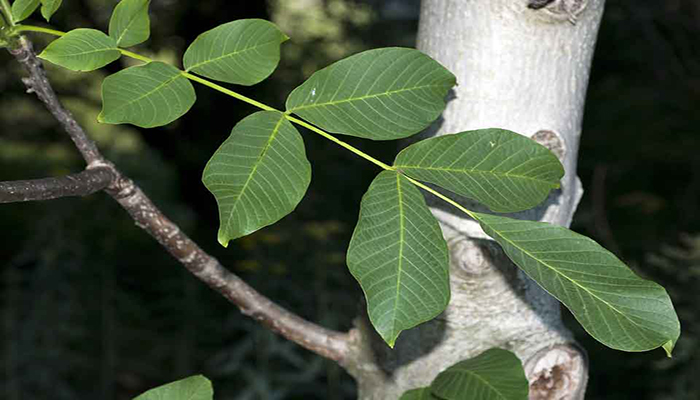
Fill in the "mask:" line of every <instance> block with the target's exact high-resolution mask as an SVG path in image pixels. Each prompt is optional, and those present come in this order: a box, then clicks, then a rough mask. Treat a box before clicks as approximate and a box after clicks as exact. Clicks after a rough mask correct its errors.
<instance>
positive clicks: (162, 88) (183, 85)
mask: <svg viewBox="0 0 700 400" xmlns="http://www.w3.org/2000/svg"><path fill="white" fill-rule="evenodd" d="M195 100H196V96H195V93H194V88H193V87H192V84H191V83H190V81H189V80H187V78H185V77H184V76H183V75H182V72H181V71H180V70H178V69H177V68H175V67H173V66H171V65H168V64H165V63H162V62H150V63H148V64H144V65H139V66H136V67H130V68H127V69H124V70H121V71H119V72H117V73H116V74H113V75H110V76H108V77H107V78H105V80H104V82H102V112H101V113H100V115H98V116H97V120H98V121H100V122H103V123H108V124H123V123H129V124H133V125H136V126H140V127H142V128H153V127H156V126H162V125H166V124H169V123H170V122H172V121H174V120H176V119H178V118H180V117H181V116H182V115H184V114H185V113H186V112H187V111H189V109H190V107H192V104H194V102H195Z"/></svg>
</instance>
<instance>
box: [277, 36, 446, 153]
mask: <svg viewBox="0 0 700 400" xmlns="http://www.w3.org/2000/svg"><path fill="white" fill-rule="evenodd" d="M454 84H455V77H454V75H452V73H450V71H448V70H446V69H445V68H444V67H443V66H442V65H440V64H439V63H438V62H437V61H435V60H433V59H432V58H430V57H428V56H427V55H425V54H423V53H421V52H420V51H418V50H414V49H405V48H398V47H394V48H384V49H375V50H369V51H365V52H362V53H359V54H355V55H354V56H351V57H348V58H346V59H344V60H340V61H338V62H336V63H334V64H332V65H330V66H328V67H326V68H324V69H322V70H320V71H317V72H316V73H314V74H313V75H311V77H310V78H309V79H308V80H307V81H306V82H304V83H303V84H302V85H301V86H299V87H298V88H296V89H294V91H293V92H292V93H291V94H290V95H289V98H287V111H288V112H290V113H295V114H297V115H299V116H301V117H303V118H304V119H306V120H308V121H309V122H312V123H314V124H316V125H318V126H319V127H321V128H323V129H325V130H327V131H330V132H334V133H341V134H345V135H352V136H359V137H363V138H369V139H375V140H392V139H399V138H403V137H407V136H411V135H413V134H415V133H417V132H419V131H421V130H423V129H425V128H426V127H428V125H430V123H432V122H433V121H434V120H435V119H436V118H437V117H438V116H439V115H440V113H441V112H442V110H443V109H444V108H445V96H446V95H447V91H448V90H450V88H451V87H452V86H454Z"/></svg>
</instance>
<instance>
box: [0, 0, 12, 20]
mask: <svg viewBox="0 0 700 400" xmlns="http://www.w3.org/2000/svg"><path fill="white" fill-rule="evenodd" d="M0 11H2V14H3V17H5V18H4V19H5V22H7V24H8V25H10V26H14V25H15V21H14V20H13V19H12V7H11V6H10V2H9V1H7V0H0Z"/></svg>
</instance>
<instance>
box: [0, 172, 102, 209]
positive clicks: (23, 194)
mask: <svg viewBox="0 0 700 400" xmlns="http://www.w3.org/2000/svg"><path fill="white" fill-rule="evenodd" d="M113 180H114V175H113V174H112V169H110V168H105V167H96V168H89V169H86V170H85V171H83V172H80V173H78V174H72V175H66V176H61V177H58V178H44V179H31V180H27V181H11V182H0V203H16V202H21V201H34V200H51V199H58V198H61V197H69V196H87V195H89V194H93V193H95V192H99V191H100V190H103V189H106V188H107V186H108V185H109V184H110V183H112V181H113Z"/></svg>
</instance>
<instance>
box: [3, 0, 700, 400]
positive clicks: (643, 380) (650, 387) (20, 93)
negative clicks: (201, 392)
mask: <svg viewBox="0 0 700 400" xmlns="http://www.w3.org/2000/svg"><path fill="white" fill-rule="evenodd" d="M115 3H116V2H115V1H107V0H78V1H66V2H64V5H63V7H62V8H61V9H60V10H59V12H58V13H57V14H56V15H55V16H54V18H53V19H52V26H54V27H57V28H58V29H61V30H69V29H72V28H77V27H93V28H98V29H106V27H107V24H108V20H109V16H110V13H111V9H112V7H113V5H114V4H115ZM417 12H418V2H417V1H388V0H387V1H378V0H374V1H373V0H362V1H361V0H356V1H353V0H303V1H301V0H295V1H282V0H278V1H272V0H271V1H267V2H263V1H235V2H234V1H230V0H208V1H201V2H200V1H174V0H153V1H152V5H151V17H152V37H151V39H150V40H149V41H148V42H147V43H146V44H145V45H144V46H141V47H140V48H139V50H138V51H140V52H143V53H145V54H147V55H149V56H151V57H154V58H157V59H160V60H165V61H169V62H172V63H174V64H176V65H179V58H180V56H181V54H182V53H183V52H184V50H185V49H186V47H187V45H188V44H189V43H190V42H191V41H192V40H193V39H194V38H195V37H196V36H197V35H198V34H199V33H202V32H203V31H205V30H207V29H211V28H213V27H215V26H217V25H219V24H221V23H224V22H228V21H230V20H234V19H239V18H251V17H255V18H264V19H270V20H273V21H274V22H276V23H277V24H278V25H280V27H281V28H282V30H283V31H284V32H285V33H287V34H288V35H289V36H290V37H291V40H290V41H289V42H287V43H285V44H284V45H283V58H282V62H281V64H280V67H279V68H278V70H277V71H276V72H275V74H274V75H273V76H272V77H271V79H269V80H267V81H265V82H264V83H262V84H259V85H256V86H255V87H252V88H240V92H241V93H243V94H245V95H249V96H251V97H254V98H255V99H258V100H260V101H263V102H265V103H268V104H270V105H272V106H275V107H280V106H281V105H282V104H283V101H284V99H285V97H286V95H287V94H288V93H289V92H290V91H291V89H293V88H294V87H295V86H296V85H298V84H299V83H301V82H302V81H303V79H304V78H306V77H308V75H310V74H311V73H312V72H313V71H315V70H317V69H318V68H320V67H323V66H325V65H327V64H329V63H330V62H332V61H334V60H337V59H339V58H342V57H344V56H347V55H349V54H352V53H355V52H358V51H361V50H364V49H368V48H373V47H380V46H397V45H402V46H413V44H414V42H415V33H416V29H417ZM40 18H41V17H40V16H39V15H38V14H36V15H35V16H34V17H33V19H31V20H30V21H29V23H34V24H41V23H42V22H43V21H42V20H40ZM31 37H32V39H33V40H34V42H35V45H36V47H37V48H38V49H41V48H43V46H44V45H45V44H46V43H48V40H49V38H48V37H47V36H44V35H38V34H37V35H34V34H32V35H31ZM127 62H128V61H127ZM123 66H124V65H120V64H119V63H114V64H112V65H110V66H108V67H107V68H105V69H103V70H101V71H98V72H93V73H87V74H78V73H72V72H68V71H65V70H62V69H58V68H54V67H52V66H50V65H49V66H47V68H48V70H49V75H50V77H51V79H52V81H53V83H54V85H55V88H56V90H57V92H58V93H59V95H60V97H61V99H62V101H63V102H64V103H65V104H66V105H67V106H68V107H69V108H70V109H71V110H72V111H73V112H74V113H75V115H76V117H77V118H78V120H79V121H80V122H81V123H82V124H83V125H84V126H85V128H86V129H87V131H88V132H89V133H90V135H91V136H92V137H93V138H94V139H95V140H97V142H98V143H99V146H100V148H101V149H102V150H103V151H104V152H105V154H106V155H107V156H108V157H109V158H110V159H111V160H113V161H114V162H115V163H116V164H117V165H118V167H119V168H121V169H122V170H123V171H124V172H125V173H126V174H127V175H129V176H131V177H132V178H133V179H135V180H136V181H137V182H138V183H139V184H140V185H141V186H142V187H143V188H144V190H145V191H146V192H147V193H148V194H149V195H151V196H152V198H153V199H154V201H155V202H156V203H157V204H158V205H159V206H161V207H162V209H163V210H164V211H165V212H166V214H168V215H169V216H170V217H171V218H172V219H174V220H175V221H176V222H177V223H179V224H180V226H181V227H182V228H183V229H184V230H185V231H186V232H187V233H188V234H190V235H191V236H192V237H193V238H194V239H195V240H196V241H197V242H199V243H200V244H201V245H202V247H203V248H204V249H205V250H206V251H209V252H210V253H211V254H213V255H215V256H216V257H217V258H219V260H220V261H221V262H222V263H223V264H224V265H226V266H227V267H228V268H230V269H231V270H232V271H234V272H236V273H237V274H240V275H241V276H242V277H243V278H244V279H246V280H247V281H248V282H249V283H250V284H252V285H253V286H254V287H256V288H257V289H259V290H260V291H261V292H263V293H264V294H266V295H267V296H269V297H271V298H272V299H274V300H276V301H278V302H279V303H281V304H282V305H283V306H285V307H288V308H290V309H292V310H294V311H295V312H298V313H300V314H302V315H303V316H304V317H306V318H309V319H311V320H314V321H317V322H318V323H320V324H322V325H324V326H328V327H332V328H336V329H343V330H345V329H348V328H349V327H350V326H351V323H352V318H353V316H354V315H356V314H357V312H358V307H359V305H358V303H359V298H360V290H359V288H358V287H357V285H356V284H355V282H354V280H353V279H352V277H351V276H350V274H349V273H348V272H347V270H346V267H345V262H344V259H345V256H344V253H345V250H346V247H347V243H348V241H349V238H350V235H351V233H352V229H353V227H354V224H355V222H356V218H357V213H358V208H359V200H360V197H361V195H362V193H363V192H364V190H365V189H366V187H367V186H368V184H369V182H370V180H371V179H372V177H373V176H374V174H376V173H377V172H378V170H377V169H376V167H374V166H373V165H371V164H369V163H367V162H365V161H363V160H361V159H359V158H358V157H356V156H354V155H352V154H351V153H349V152H347V151H345V150H343V149H341V148H339V147H337V146H335V145H333V144H332V143H330V142H328V141H326V140H325V139H323V138H320V137H318V136H316V135H313V134H310V133H309V132H303V135H304V140H305V143H306V146H307V153H308V156H309V158H310V160H311V163H312V165H313V167H314V170H313V171H314V176H313V181H312V184H311V188H310V190H309V192H308V194H307V195H306V197H305V199H304V200H303V202H302V203H301V205H300V206H299V208H298V210H297V211H296V212H295V213H294V214H292V215H290V216H289V217H287V218H285V219H284V220H283V221H281V222H280V223H278V224H276V225H275V226H273V227H270V228H266V229H263V230H261V231H259V232H257V233H255V234H253V235H251V236H249V237H246V238H243V239H240V240H237V241H236V242H233V243H232V244H231V245H230V246H229V248H228V249H223V248H222V247H221V246H219V245H218V244H217V242H216V230H217V224H218V215H217V211H216V204H215V201H214V199H213V197H212V196H211V195H210V194H209V193H208V192H207V191H206V189H205V188H204V187H203V185H202V184H201V182H200V177H201V172H202V169H203V167H204V165H205V163H206V161H207V159H208V158H209V157H210V156H211V154H212V153H213V152H214V150H215V149H216V148H217V147H218V146H219V144H220V143H221V142H222V141H223V140H224V139H225V138H226V137H227V136H228V133H229V131H230V129H231V127H232V126H233V125H234V124H235V123H236V122H237V121H238V120H240V119H241V118H242V117H244V116H245V115H248V114H249V113H251V112H252V111H254V109H253V108H252V107H250V106H248V105H246V104H244V103H241V102H239V101H237V100H235V99H232V98H228V97H226V96H224V95H222V94H220V93H217V92H214V91H212V90H209V89H208V88H205V87H202V86H197V87H196V90H197V96H198V101H197V103H196V104H195V106H194V107H193V109H192V110H191V111H190V112H189V113H188V114H187V115H185V116H184V117H183V118H181V119H179V120H178V121H176V122H174V123H172V124H170V125H168V126H166V127H164V128H158V129H151V130H138V129H135V128H133V127H131V126H111V125H101V124H98V123H97V122H96V120H95V117H96V115H97V113H98V112H99V110H100V107H101V105H100V95H99V93H100V92H99V85H100V82H101V80H102V78H103V77H104V76H106V75H107V74H109V73H113V72H116V71H118V70H119V69H120V68H122V67H123ZM21 76H22V71H21V70H20V67H19V65H18V64H17V63H16V62H15V61H14V60H13V59H12V57H11V56H10V55H9V54H7V53H6V52H0V93H1V95H0V121H1V122H0V181H1V180H12V179H30V178H40V177H45V176H55V175H62V174H66V173H70V172H77V171H80V170H81V169H82V168H83V167H84V163H83V162H82V159H80V158H79V156H78V154H77V152H76V151H75V149H74V148H73V147H72V145H71V143H70V141H69V140H68V138H67V136H66V135H65V134H64V132H62V131H61V129H60V128H59V127H58V126H57V124H56V122H55V121H54V120H53V119H52V118H51V117H50V115H49V114H48V112H47V111H46V110H45V109H44V108H43V106H42V105H41V103H40V102H39V101H38V100H37V99H36V98H35V97H34V96H31V95H26V94H25V93H24V90H25V89H24V86H23V85H22V83H21V81H20V80H19V78H20V77H21ZM699 125H700V3H698V2H697V1H695V0H677V1H672V0H668V1H658V0H644V1H642V0H638V1H635V2H621V1H609V2H608V6H607V9H606V13H605V17H604V21H603V25H602V28H601V31H600V36H599V40H598V46H597V50H596V56H595V60H594V65H593V73H592V77H591V84H590V89H589V93H588V102H587V105H586V115H585V121H584V135H583V139H582V146H581V154H580V163H579V175H580V176H581V179H582V180H583V184H584V188H585V190H586V194H585V196H584V198H583V200H582V204H581V206H580V208H579V211H578V213H577V215H576V219H575V221H574V224H573V226H572V228H573V229H574V230H576V231H579V232H581V233H584V234H586V235H589V236H591V237H593V238H594V239H596V240H598V241H599V242H600V243H601V244H603V245H604V246H605V247H607V248H609V249H610V250H612V251H613V252H615V253H616V254H617V255H618V256H620V257H621V258H623V259H624V260H625V261H626V262H627V263H628V264H629V265H630V266H632V268H633V269H635V271H636V272H637V273H639V274H641V275H643V276H645V277H648V278H651V279H654V280H655V281H657V282H659V283H661V284H662V285H664V286H665V287H666V288H667V290H668V291H669V292H670V294H671V297H672V298H673V301H674V304H675V306H676V309H677V311H678V313H679V315H680V318H681V323H682V329H683V331H682V332H683V333H682V337H681V340H680V341H679V343H678V346H677V348H676V350H675V352H674V358H672V359H668V358H666V357H665V356H664V354H663V351H662V350H656V351H653V352H648V353H632V354H630V353H622V352H617V351H614V350H611V349H608V348H605V347H604V346H602V345H600V344H599V343H597V342H595V341H594V340H592V339H590V338H589V337H588V336H587V335H586V333H585V332H583V330H582V329H581V328H580V327H579V326H578V325H577V324H576V323H575V321H571V324H570V326H571V327H572V329H574V330H575V331H576V334H577V338H578V340H580V341H581V343H582V344H583V345H584V346H585V347H586V349H587V350H588V352H589V356H590V361H591V376H590V382H589V386H588V387H589V390H588V393H589V395H588V398H590V399H655V400H657V399H658V400H660V399H697V398H700V380H698V379H697V374H698V371H700V357H699V356H700V350H698V344H699V343H698V341H699V340H700V332H699V328H700V326H699V325H700V317H699V316H698V306H697V305H698V304H699V303H700V294H699V292H700V291H698V284H700V214H699V212H700V210H699V208H698V206H699V205H700V195H699V192H700V157H698V155H697V153H698V150H700V136H698V130H697V128H696V127H697V126H699ZM348 140H349V141H350V142H351V143H353V144H354V145H356V146H358V147H360V148H361V149H363V150H366V151H368V152H370V153H371V154H373V155H375V156H376V157H378V158H379V159H381V160H384V161H390V160H391V159H392V158H393V155H394V154H395V151H396V148H395V144H393V143H372V142H369V141H360V140H353V139H348ZM0 232H1V233H0V235H1V236H0V237H1V238H2V240H0V272H1V274H2V275H1V276H0V278H1V285H2V286H1V287H2V289H1V292H0V296H1V298H2V303H1V304H0V316H1V317H2V321H3V327H2V335H1V336H0V337H2V341H0V344H1V345H2V350H1V353H0V354H1V357H2V365H1V366H0V368H1V369H2V371H1V372H2V375H0V398H5V399H8V400H10V399H20V398H21V399H82V398H99V399H105V400H109V399H127V398H130V396H134V395H136V394H138V393H140V392H141V391H143V390H145V389H147V388H150V387H153V386H157V385H159V384H162V383H165V382H168V381H172V380H175V379H179V378H182V377H185V376H189V375H192V374H196V373H203V374H205V375H206V376H208V377H209V378H211V379H212V380H213V381H214V385H215V391H216V393H217V396H216V397H217V399H352V398H354V390H355V389H354V382H353V381H352V379H351V378H350V377H349V376H347V375H345V374H344V372H343V371H342V370H341V369H340V368H338V367H337V366H335V365H334V364H333V363H332V362H328V361H325V360H323V359H321V358H320V357H316V356H315V355H313V354H311V353H309V352H307V351H305V350H303V349H301V348H300V347H298V346H297V345H295V344H292V343H289V342H287V341H286V340H284V339H282V338H280V337H278V336H276V335H274V334H272V333H269V332H268V331H266V330H265V329H263V328H261V327H259V326H257V325H256V324H255V323H253V322H252V321H251V320H249V319H247V318H246V317H243V316H242V315H241V314H240V313H239V312H238V311H237V309H236V308H235V307H233V306H231V305H230V304H229V303H227V302H226V301H225V300H224V299H223V298H221V297H220V296H219V295H218V294H216V293H214V292H213V291H211V290H209V289H208V288H207V287H205V286H204V285H202V284H201V283H200V282H198V281H196V280H195V279H194V278H192V277H191V276H190V275H189V274H188V273H186V272H185V271H184V269H183V268H182V267H181V266H179V265H178V264H177V263H176V262H174V261H173V260H172V259H170V257H169V256H168V255H167V254H166V253H164V251H163V250H162V249H161V248H160V247H159V246H158V245H157V244H156V243H155V241H153V240H152V239H151V238H150V237H148V236H147V235H146V234H145V233H144V232H143V231H141V230H140V229H138V228H137V227H135V226H134V223H133V221H131V220H130V219H129V218H128V216H127V215H126V213H125V212H124V211H123V210H122V209H120V208H119V207H118V206H117V205H116V204H115V203H114V202H113V201H112V200H111V199H109V198H108V197H107V196H106V195H104V194H97V195H93V196H89V197H87V198H71V199H62V200H54V201H49V202H41V203H27V204H8V205H2V206H0Z"/></svg>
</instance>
